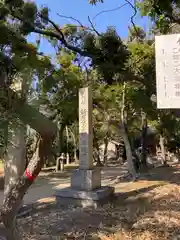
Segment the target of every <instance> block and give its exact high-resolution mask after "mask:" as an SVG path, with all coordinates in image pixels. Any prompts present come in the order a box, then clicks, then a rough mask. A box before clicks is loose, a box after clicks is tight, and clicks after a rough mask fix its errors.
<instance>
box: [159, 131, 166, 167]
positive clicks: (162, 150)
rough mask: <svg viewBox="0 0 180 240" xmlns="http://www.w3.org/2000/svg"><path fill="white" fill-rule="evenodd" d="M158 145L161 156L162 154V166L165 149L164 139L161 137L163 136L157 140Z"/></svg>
mask: <svg viewBox="0 0 180 240" xmlns="http://www.w3.org/2000/svg"><path fill="white" fill-rule="evenodd" d="M159 145H160V148H161V154H162V164H163V165H165V164H166V149H165V146H164V145H165V139H164V137H163V135H160V140H159Z"/></svg>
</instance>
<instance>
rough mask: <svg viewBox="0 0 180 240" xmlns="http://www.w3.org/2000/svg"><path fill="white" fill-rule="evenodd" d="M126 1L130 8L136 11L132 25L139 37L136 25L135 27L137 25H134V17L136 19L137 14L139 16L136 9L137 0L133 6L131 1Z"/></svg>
mask: <svg viewBox="0 0 180 240" xmlns="http://www.w3.org/2000/svg"><path fill="white" fill-rule="evenodd" d="M125 1H126V2H127V4H129V5H130V7H131V8H132V9H133V10H134V14H133V15H132V16H131V23H132V25H133V28H134V30H135V32H136V34H137V36H138V30H137V28H136V25H135V23H134V17H135V16H136V14H137V8H136V6H135V2H136V0H134V5H133V4H132V3H131V2H130V1H129V0H125Z"/></svg>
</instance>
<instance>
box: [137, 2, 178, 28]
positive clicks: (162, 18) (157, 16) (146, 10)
mask: <svg viewBox="0 0 180 240" xmlns="http://www.w3.org/2000/svg"><path fill="white" fill-rule="evenodd" d="M137 6H138V8H139V9H140V11H141V14H142V15H143V16H149V17H150V18H151V20H152V21H153V22H154V24H155V26H156V27H157V28H158V29H159V31H160V32H161V33H167V32H168V31H169V27H171V24H172V23H178V24H179V23H180V19H179V11H180V2H179V1H178V0H175V1H174V0H168V1H164V0H150V1H149V0H140V1H138V4H137Z"/></svg>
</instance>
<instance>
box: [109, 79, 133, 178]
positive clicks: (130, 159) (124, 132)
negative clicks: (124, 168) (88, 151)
mask: <svg viewBox="0 0 180 240" xmlns="http://www.w3.org/2000/svg"><path fill="white" fill-rule="evenodd" d="M125 90H126V84H125V83H124V88H123V94H122V108H121V123H120V124H118V122H117V121H115V120H110V121H109V123H110V124H112V125H114V126H115V127H116V128H117V129H118V130H119V131H120V134H121V136H122V138H123V141H124V145H125V149H126V156H127V163H128V170H129V173H130V174H131V176H132V178H133V180H135V179H136V177H137V173H136V169H135V165H134V163H133V155H132V148H131V144H130V141H129V137H128V131H127V126H126V122H125V116H124V115H125Z"/></svg>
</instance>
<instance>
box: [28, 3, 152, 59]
mask: <svg viewBox="0 0 180 240" xmlns="http://www.w3.org/2000/svg"><path fill="white" fill-rule="evenodd" d="M35 2H36V3H37V4H38V5H39V6H42V5H43V6H48V8H49V9H50V11H51V12H50V16H51V18H52V20H53V21H55V22H56V23H58V24H60V25H63V24H66V23H75V22H73V21H72V20H69V19H63V18H60V17H59V16H58V15H57V13H59V14H60V15H65V16H71V17H74V18H76V19H78V20H79V21H81V22H82V24H83V25H85V26H89V22H88V16H89V17H90V18H91V19H93V18H94V17H95V16H96V15H97V14H98V13H100V12H102V11H106V10H111V9H115V8H117V7H119V6H121V5H123V4H124V3H125V1H123V0H104V3H103V4H101V3H98V4H97V5H96V6H92V5H90V4H88V0H35ZM132 14H133V10H132V8H131V7H130V6H129V5H127V6H124V7H123V8H121V9H119V10H116V11H111V12H106V13H105V12H104V13H101V14H100V15H99V16H97V17H96V18H95V19H94V22H93V23H94V25H95V27H96V29H97V30H98V31H100V32H101V31H105V30H106V28H107V26H110V25H111V26H115V27H116V30H117V32H118V34H119V35H120V36H121V37H122V38H126V37H127V35H128V26H129V25H130V24H131V22H130V17H131V16H132ZM135 23H136V24H137V25H139V26H141V27H142V28H143V29H144V30H148V27H149V22H148V20H147V18H142V17H141V16H140V15H139V14H138V15H137V16H136V17H135ZM29 39H30V41H33V40H34V37H33V36H31V37H30V38H29ZM41 51H43V52H45V53H46V54H48V55H52V54H53V50H52V48H51V46H50V45H49V44H48V43H47V41H42V43H41Z"/></svg>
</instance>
